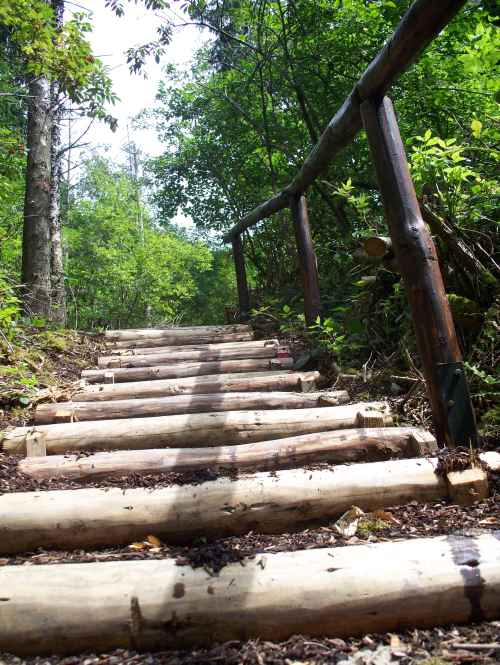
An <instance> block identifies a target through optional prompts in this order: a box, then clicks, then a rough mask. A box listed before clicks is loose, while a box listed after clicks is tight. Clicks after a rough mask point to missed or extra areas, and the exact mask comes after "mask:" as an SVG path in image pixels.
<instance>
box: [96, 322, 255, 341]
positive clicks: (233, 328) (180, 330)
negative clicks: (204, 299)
mask: <svg viewBox="0 0 500 665" xmlns="http://www.w3.org/2000/svg"><path fill="white" fill-rule="evenodd" d="M250 332H252V329H251V327H250V326H249V325H247V324H244V323H235V324H231V325H223V326H165V327H163V326H161V327H159V328H125V329H123V330H106V331H105V332H104V337H105V338H106V339H107V340H109V341H119V340H129V339H144V338H148V337H150V338H153V339H156V338H158V337H163V336H164V335H172V336H178V337H192V336H193V335H219V334H220V335H226V334H228V333H250Z"/></svg>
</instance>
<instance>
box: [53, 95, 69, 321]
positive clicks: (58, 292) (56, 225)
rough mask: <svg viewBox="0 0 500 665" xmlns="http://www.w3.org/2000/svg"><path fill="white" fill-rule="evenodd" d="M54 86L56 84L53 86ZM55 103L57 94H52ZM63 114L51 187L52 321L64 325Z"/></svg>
mask: <svg viewBox="0 0 500 665" xmlns="http://www.w3.org/2000/svg"><path fill="white" fill-rule="evenodd" d="M52 87H54V85H53V86H52ZM52 99H53V104H54V103H57V101H56V100H57V96H55V97H54V95H52ZM60 122H61V116H60V113H58V112H56V113H55V117H54V122H53V127H52V147H51V166H52V173H51V187H50V242H51V251H50V277H51V298H52V316H51V318H52V321H54V322H56V323H59V324H62V325H64V323H65V322H66V291H65V287H64V264H63V248H62V229H61V209H60V183H61V177H62V155H61V154H60V146H61V128H60Z"/></svg>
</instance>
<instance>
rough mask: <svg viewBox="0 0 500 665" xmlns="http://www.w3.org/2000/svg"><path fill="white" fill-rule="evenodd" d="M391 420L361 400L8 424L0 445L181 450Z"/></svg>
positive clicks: (377, 405) (378, 406)
mask: <svg viewBox="0 0 500 665" xmlns="http://www.w3.org/2000/svg"><path fill="white" fill-rule="evenodd" d="M391 423H392V418H391V416H390V415H389V414H388V407H387V405H386V404H384V403H383V402H366V403H359V404H348V405H343V406H326V407H324V408H321V409H317V408H315V409H282V410H281V409H280V410H275V411H224V412H214V413H194V414H184V415H177V416H156V417H153V418H124V419H123V420H99V421H87V422H82V423H63V424H56V425H37V426H36V428H33V427H14V428H12V429H9V430H5V431H4V432H2V433H0V443H1V446H2V448H3V450H4V451H5V452H8V453H21V454H25V453H26V437H27V435H29V434H31V433H32V432H33V431H36V432H37V433H40V434H41V435H43V438H44V441H45V445H46V450H47V454H54V453H66V452H69V451H72V450H86V449H91V450H127V449H131V450H138V449H140V450H142V449H148V448H162V447H167V446H168V447H169V448H185V447H199V446H214V445H220V444H223V443H231V444H240V443H251V442H253V441H265V440H270V439H282V438H284V437H286V436H291V435H294V434H307V433H310V432H324V431H330V430H336V429H348V428H352V427H362V426H365V427H372V426H376V425H378V426H381V427H384V426H385V425H389V424H391Z"/></svg>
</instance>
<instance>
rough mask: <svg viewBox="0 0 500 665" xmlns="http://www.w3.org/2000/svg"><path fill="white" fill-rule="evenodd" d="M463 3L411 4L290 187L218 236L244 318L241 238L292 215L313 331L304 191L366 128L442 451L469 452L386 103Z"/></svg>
mask: <svg viewBox="0 0 500 665" xmlns="http://www.w3.org/2000/svg"><path fill="white" fill-rule="evenodd" d="M464 4H465V0H416V2H414V3H413V5H412V6H411V7H410V8H409V10H408V11H407V12H406V14H405V15H404V16H403V18H402V19H401V21H400V23H399V25H398V26H397V28H396V30H395V31H394V34H393V35H392V37H391V39H390V40H389V41H388V42H387V43H386V45H385V46H384V48H383V49H382V50H381V51H380V52H379V53H378V55H377V56H376V57H375V58H374V60H372V62H371V63H370V65H369V66H368V67H367V69H366V70H365V72H364V73H363V75H362V76H361V78H360V79H359V81H358V82H357V83H356V85H355V86H354V88H353V90H352V92H351V94H350V95H349V97H348V98H347V99H346V101H345V102H344V104H343V105H342V107H341V108H340V110H339V111H338V112H337V114H336V115H335V116H334V118H332V120H331V121H330V122H329V124H328V126H327V127H326V129H325V131H324V132H323V134H322V135H321V138H320V139H319V141H318V142H317V143H316V145H315V146H314V148H313V149H312V151H311V153H310V154H309V156H308V157H307V159H306V160H305V162H304V163H303V165H302V168H301V169H300V171H299V172H298V174H297V175H296V176H295V178H294V180H293V181H292V182H291V183H290V184H289V185H288V187H286V188H285V189H284V190H283V191H282V192H280V193H279V194H277V195H276V196H274V197H273V198H271V199H269V200H268V201H266V202H265V203H263V204H262V205H260V206H258V207H257V208H255V209H254V210H252V212H250V213H249V214H248V215H246V216H245V217H243V219H241V220H240V221H239V222H238V223H237V224H236V225H235V226H234V227H233V228H232V229H231V231H229V233H228V234H227V235H226V236H225V237H224V241H225V242H229V241H231V242H232V243H233V249H234V258H235V267H236V274H237V277H238V294H239V301H240V310H241V312H242V315H245V312H246V311H247V309H248V297H247V296H245V289H243V286H244V284H245V283H246V282H245V279H244V277H245V261H244V255H243V250H242V244H241V233H242V232H243V231H245V230H246V229H248V228H250V227H251V226H253V225H254V224H256V223H257V222H258V221H260V220H261V219H264V218H265V217H269V215H272V214H273V213H275V212H277V211H278V210H282V209H283V208H290V211H291V213H292V219H293V221H294V228H295V235H296V243H297V251H298V256H299V262H300V266H301V272H302V277H303V282H304V314H305V320H306V323H307V324H308V325H311V324H312V323H314V321H315V320H316V318H317V316H318V315H320V313H321V298H320V291H319V281H318V270H317V266H316V258H315V253H314V246H313V242H312V238H311V233H310V229H309V222H308V216H307V204H306V200H305V194H304V192H305V190H306V189H307V187H309V185H311V184H312V183H313V182H314V180H315V178H316V177H317V176H318V175H319V174H320V173H321V172H322V171H324V170H325V169H326V168H327V166H328V165H329V164H330V162H331V161H332V160H333V158H334V157H335V155H336V154H337V153H338V152H339V151H340V150H341V149H342V148H343V147H344V146H346V145H347V144H348V143H349V142H350V141H351V140H352V139H353V138H354V137H355V135H356V134H357V133H358V132H359V130H360V129H361V127H362V125H363V124H364V126H365V129H366V134H367V138H368V142H369V145H370V150H371V153H372V158H373V162H374V164H375V170H376V173H377V179H378V182H379V189H380V193H381V195H382V200H383V203H384V208H385V216H386V219H387V223H388V226H389V231H390V235H391V241H392V246H393V249H394V253H395V257H396V259H397V262H398V265H399V268H400V270H401V274H402V277H403V282H404V284H405V286H406V290H407V294H408V300H409V303H410V308H411V312H412V318H413V323H414V326H415V332H416V337H417V345H418V348H419V352H420V358H421V361H422V367H423V370H424V375H425V378H426V385H427V391H428V393H429V398H430V403H431V408H432V416H433V421H434V426H435V428H436V434H437V438H438V441H439V443H440V444H441V445H446V446H449V447H454V446H457V445H461V446H469V445H477V442H478V435H477V427H476V422H475V417H474V410H473V406H472V402H471V397H470V393H469V389H468V385H467V380H466V376H465V369H464V365H463V362H462V355H461V352H460V346H459V342H458V338H457V334H456V330H455V326H454V323H453V316H452V313H451V310H450V306H449V303H448V299H447V297H446V292H445V288H444V284H443V278H442V275H441V271H440V268H439V263H438V259H437V254H436V248H435V246H434V243H433V240H432V237H431V235H430V234H429V232H428V231H427V228H426V226H425V224H424V222H423V220H422V216H421V213H420V210H419V206H418V202H417V197H416V194H415V189H414V186H413V182H412V180H411V177H410V172H409V168H408V163H407V160H406V155H405V151H404V147H403V142H402V140H401V136H400V133H399V127H398V123H397V119H396V115H395V113H394V110H393V107H392V103H391V101H390V100H389V99H388V98H387V97H386V96H385V93H386V92H387V90H388V89H389V88H390V87H391V85H392V84H393V83H394V81H396V79H397V78H398V77H399V76H400V75H401V74H402V73H403V72H404V71H405V70H406V69H407V68H408V66H409V65H410V63H411V62H412V61H413V60H415V59H416V58H417V56H418V55H419V53H420V52H421V51H422V50H423V49H424V48H425V47H426V46H427V44H429V42H430V41H432V39H433V38H434V37H435V36H436V35H437V34H438V33H439V32H440V31H441V30H442V28H443V27H444V26H445V25H446V24H447V23H448V22H449V21H450V20H451V19H452V18H453V16H454V15H455V14H456V13H457V12H458V11H459V9H460V8H461V7H462V6H463V5H464Z"/></svg>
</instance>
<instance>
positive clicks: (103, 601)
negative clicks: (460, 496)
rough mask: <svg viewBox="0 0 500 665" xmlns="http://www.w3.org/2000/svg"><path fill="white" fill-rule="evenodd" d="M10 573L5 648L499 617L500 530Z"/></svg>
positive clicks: (211, 638) (47, 649)
mask: <svg viewBox="0 0 500 665" xmlns="http://www.w3.org/2000/svg"><path fill="white" fill-rule="evenodd" d="M471 561H474V562H476V564H475V565H473V564H472V563H471ZM1 576H2V597H4V598H7V599H8V600H7V601H5V602H1V603H0V625H1V626H2V630H1V631H0V650H2V651H8V652H13V653H15V654H18V655H21V656H26V655H42V654H52V653H77V652H81V651H83V650H87V649H88V648H89V647H90V645H92V651H93V652H99V651H109V650H111V649H114V648H117V647H121V648H124V649H139V650H154V649H162V648H163V649H166V648H180V647H189V646H192V645H210V644H213V643H214V642H225V641H228V640H247V639H250V638H260V639H263V640H272V641H275V640H285V639H287V638H288V637H290V636H291V635H294V634H306V635H311V636H321V637H324V636H330V637H347V636H351V635H353V636H355V635H362V634H366V633H385V632H388V631H400V630H403V629H405V628H412V627H418V628H429V627H432V626H436V625H441V624H448V623H462V622H468V621H470V619H471V617H473V616H477V615H478V614H480V615H481V618H483V619H484V620H493V619H498V618H499V617H500V532H498V531H497V532H494V533H492V534H482V535H480V536H476V537H460V536H440V537H438V538H418V539H412V540H406V541H402V542H393V543H376V544H370V545H351V546H348V547H337V548H333V547H332V548H322V549H312V550H305V551H298V552H280V553H277V554H258V555H257V556H256V557H255V558H254V559H247V560H246V561H245V565H244V566H242V565H241V564H240V563H233V564H229V565H228V566H226V567H225V568H223V569H222V570H221V571H220V572H219V573H218V574H217V576H210V575H208V574H207V572H206V570H204V569H203V568H197V569H193V568H191V567H190V566H178V565H176V563H175V560H173V559H161V560H158V561H154V560H153V561H151V560H150V561H119V562H101V563H83V564H71V565H68V564H55V565H41V566H28V567H27V566H5V567H3V568H2V569H1ZM478 580H480V587H479V586H478Z"/></svg>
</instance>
